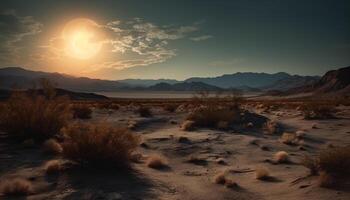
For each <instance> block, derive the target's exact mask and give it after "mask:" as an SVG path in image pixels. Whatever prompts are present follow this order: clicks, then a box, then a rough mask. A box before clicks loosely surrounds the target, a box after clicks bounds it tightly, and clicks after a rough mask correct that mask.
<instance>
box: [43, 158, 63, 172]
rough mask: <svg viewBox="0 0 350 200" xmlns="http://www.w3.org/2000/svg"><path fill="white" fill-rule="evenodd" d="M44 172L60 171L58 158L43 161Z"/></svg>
mask: <svg viewBox="0 0 350 200" xmlns="http://www.w3.org/2000/svg"><path fill="white" fill-rule="evenodd" d="M44 168H45V172H46V173H47V174H57V173H59V172H60V171H62V169H63V167H62V165H61V162H60V161H59V160H50V161H47V162H46V163H45V167H44Z"/></svg>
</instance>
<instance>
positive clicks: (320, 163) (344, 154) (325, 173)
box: [301, 146, 350, 187]
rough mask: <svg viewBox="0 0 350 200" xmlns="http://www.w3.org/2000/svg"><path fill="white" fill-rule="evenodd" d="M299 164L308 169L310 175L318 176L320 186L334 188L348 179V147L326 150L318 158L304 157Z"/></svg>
mask: <svg viewBox="0 0 350 200" xmlns="http://www.w3.org/2000/svg"><path fill="white" fill-rule="evenodd" d="M301 163H302V164H303V165H304V166H305V167H307V168H308V169H310V173H311V175H316V174H319V175H320V177H319V183H320V185H321V186H324V187H330V186H334V184H335V183H337V182H340V181H341V180H344V179H349V178H350V146H345V147H334V148H327V149H325V150H323V151H321V152H320V154H319V155H318V156H314V157H311V156H305V157H304V159H303V160H302V162H301Z"/></svg>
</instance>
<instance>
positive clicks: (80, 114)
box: [71, 104, 92, 119]
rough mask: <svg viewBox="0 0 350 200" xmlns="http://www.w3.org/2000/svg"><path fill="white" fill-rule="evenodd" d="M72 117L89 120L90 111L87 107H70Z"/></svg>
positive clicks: (81, 105) (79, 105)
mask: <svg viewBox="0 0 350 200" xmlns="http://www.w3.org/2000/svg"><path fill="white" fill-rule="evenodd" d="M71 109H72V111H73V117H74V118H78V119H90V118H91V114H92V110H91V108H90V107H89V106H88V105H85V104H77V105H73V106H72V108H71Z"/></svg>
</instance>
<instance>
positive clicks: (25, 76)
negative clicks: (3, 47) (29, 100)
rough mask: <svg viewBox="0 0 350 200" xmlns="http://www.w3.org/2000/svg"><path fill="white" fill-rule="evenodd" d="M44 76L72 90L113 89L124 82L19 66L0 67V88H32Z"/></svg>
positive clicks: (123, 85) (122, 85)
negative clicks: (40, 70) (27, 68)
mask: <svg viewBox="0 0 350 200" xmlns="http://www.w3.org/2000/svg"><path fill="white" fill-rule="evenodd" d="M41 78H46V79H49V80H50V81H52V82H54V83H56V84H57V86H58V87H60V88H63V89H67V90H74V91H88V92H98V91H115V90H117V89H119V88H121V87H125V86H126V84H123V83H119V82H118V81H109V80H100V79H91V78H85V77H74V76H69V75H65V74H60V73H49V72H39V71H31V70H26V69H23V68H19V67H8V68H1V69H0V88H3V89H9V88H12V87H18V88H21V89H29V88H33V85H34V83H37V82H38V80H39V79H41Z"/></svg>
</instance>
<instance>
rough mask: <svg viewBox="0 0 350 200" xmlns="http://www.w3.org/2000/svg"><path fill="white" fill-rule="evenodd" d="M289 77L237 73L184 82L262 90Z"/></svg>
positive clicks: (277, 74)
mask: <svg viewBox="0 0 350 200" xmlns="http://www.w3.org/2000/svg"><path fill="white" fill-rule="evenodd" d="M290 76H291V75H289V74H287V73H284V72H279V73H275V74H267V73H253V72H244V73H242V72H238V73H235V74H225V75H222V76H218V77H214V78H189V79H187V80H185V82H202V83H206V84H210V85H213V86H217V87H221V88H238V87H242V86H246V87H250V88H263V87H266V86H269V85H272V84H273V83H275V82H276V81H279V80H282V79H286V78H289V77H290Z"/></svg>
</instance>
